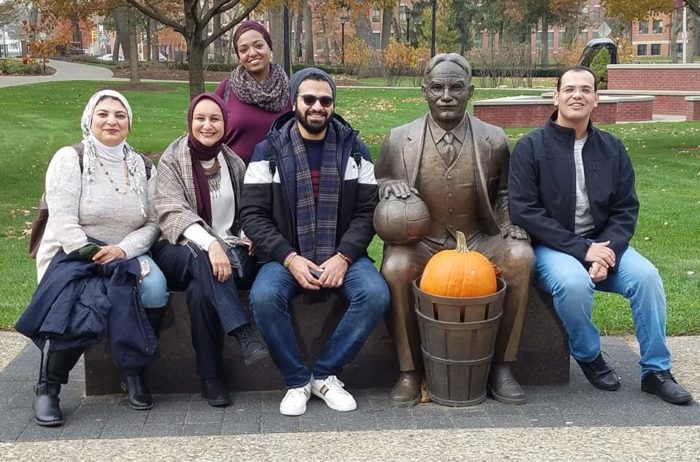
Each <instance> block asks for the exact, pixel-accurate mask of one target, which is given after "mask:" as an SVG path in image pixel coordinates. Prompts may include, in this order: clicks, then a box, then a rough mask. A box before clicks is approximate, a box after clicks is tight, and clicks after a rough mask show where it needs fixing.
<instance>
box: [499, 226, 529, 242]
mask: <svg viewBox="0 0 700 462" xmlns="http://www.w3.org/2000/svg"><path fill="white" fill-rule="evenodd" d="M501 236H503V237H508V236H510V237H512V238H513V239H519V240H523V241H528V242H530V235H529V234H527V231H525V230H524V229H522V228H521V227H520V226H516V225H514V224H512V223H508V224H506V225H503V226H501Z"/></svg>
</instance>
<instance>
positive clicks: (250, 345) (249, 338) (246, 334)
mask: <svg viewBox="0 0 700 462" xmlns="http://www.w3.org/2000/svg"><path fill="white" fill-rule="evenodd" d="M233 337H234V338H235V339H236V341H237V342H238V345H239V346H240V347H241V355H242V356H243V364H245V365H246V366H250V365H251V364H253V363H256V362H258V361H260V360H261V359H263V358H266V357H268V356H270V353H268V351H267V348H266V347H265V344H264V343H263V341H262V340H260V337H259V336H258V333H257V331H256V330H255V329H254V328H253V326H251V325H250V324H246V325H245V326H241V327H239V328H238V329H236V330H234V331H233Z"/></svg>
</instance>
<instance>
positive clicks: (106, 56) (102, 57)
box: [97, 53, 124, 62]
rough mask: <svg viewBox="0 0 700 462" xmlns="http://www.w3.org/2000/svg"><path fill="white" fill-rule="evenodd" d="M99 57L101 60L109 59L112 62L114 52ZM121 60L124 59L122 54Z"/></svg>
mask: <svg viewBox="0 0 700 462" xmlns="http://www.w3.org/2000/svg"><path fill="white" fill-rule="evenodd" d="M97 59H99V60H100V61H109V62H111V61H112V53H108V54H106V55H102V56H100V57H99V58H97ZM119 61H124V56H123V55H121V54H120V55H119Z"/></svg>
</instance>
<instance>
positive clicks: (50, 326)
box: [15, 251, 158, 370]
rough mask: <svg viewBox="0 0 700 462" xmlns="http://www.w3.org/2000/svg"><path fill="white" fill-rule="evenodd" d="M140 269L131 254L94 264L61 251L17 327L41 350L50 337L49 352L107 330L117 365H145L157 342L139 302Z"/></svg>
mask: <svg viewBox="0 0 700 462" xmlns="http://www.w3.org/2000/svg"><path fill="white" fill-rule="evenodd" d="M140 273H141V267H140V265H139V263H138V260H137V259H135V258H132V259H130V260H117V261H114V262H112V263H109V264H107V265H98V264H95V263H92V262H91V261H86V260H85V259H83V258H82V257H80V255H79V254H78V252H77V251H75V252H71V253H70V254H68V255H66V254H65V253H63V251H59V252H58V253H57V254H56V255H55V256H54V258H53V259H52V260H51V263H50V264H49V267H48V269H47V270H46V273H45V274H44V277H43V278H42V279H41V282H40V283H39V286H38V287H37V289H36V292H34V296H33V298H32V301H31V303H30V304H29V306H28V307H27V309H26V310H25V311H24V313H23V314H22V316H21V317H20V318H19V320H18V321H17V324H16V325H15V328H16V329H17V331H18V332H20V333H22V334H24V335H26V336H27V337H29V338H30V339H32V340H33V341H34V343H35V344H36V345H37V346H38V347H39V348H43V346H44V342H45V341H46V339H47V338H50V339H51V344H50V348H51V350H63V349H67V348H74V347H86V346H88V345H93V344H95V343H99V342H100V340H101V339H102V337H103V335H104V334H105V333H108V334H109V342H110V350H111V353H112V358H113V359H114V362H115V364H116V365H117V367H119V368H120V369H122V370H126V369H140V368H143V367H146V366H147V365H148V364H149V363H150V362H151V361H152V360H153V359H155V358H156V357H157V355H158V341H157V340H156V337H155V335H154V333H153V329H152V328H151V326H150V324H149V323H148V320H147V319H146V315H145V313H144V311H143V308H142V307H141V305H140V301H139V297H138V293H137V283H138V278H139V276H140Z"/></svg>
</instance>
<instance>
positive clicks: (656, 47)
mask: <svg viewBox="0 0 700 462" xmlns="http://www.w3.org/2000/svg"><path fill="white" fill-rule="evenodd" d="M651 55H652V56H661V44H660V43H652V44H651Z"/></svg>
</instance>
